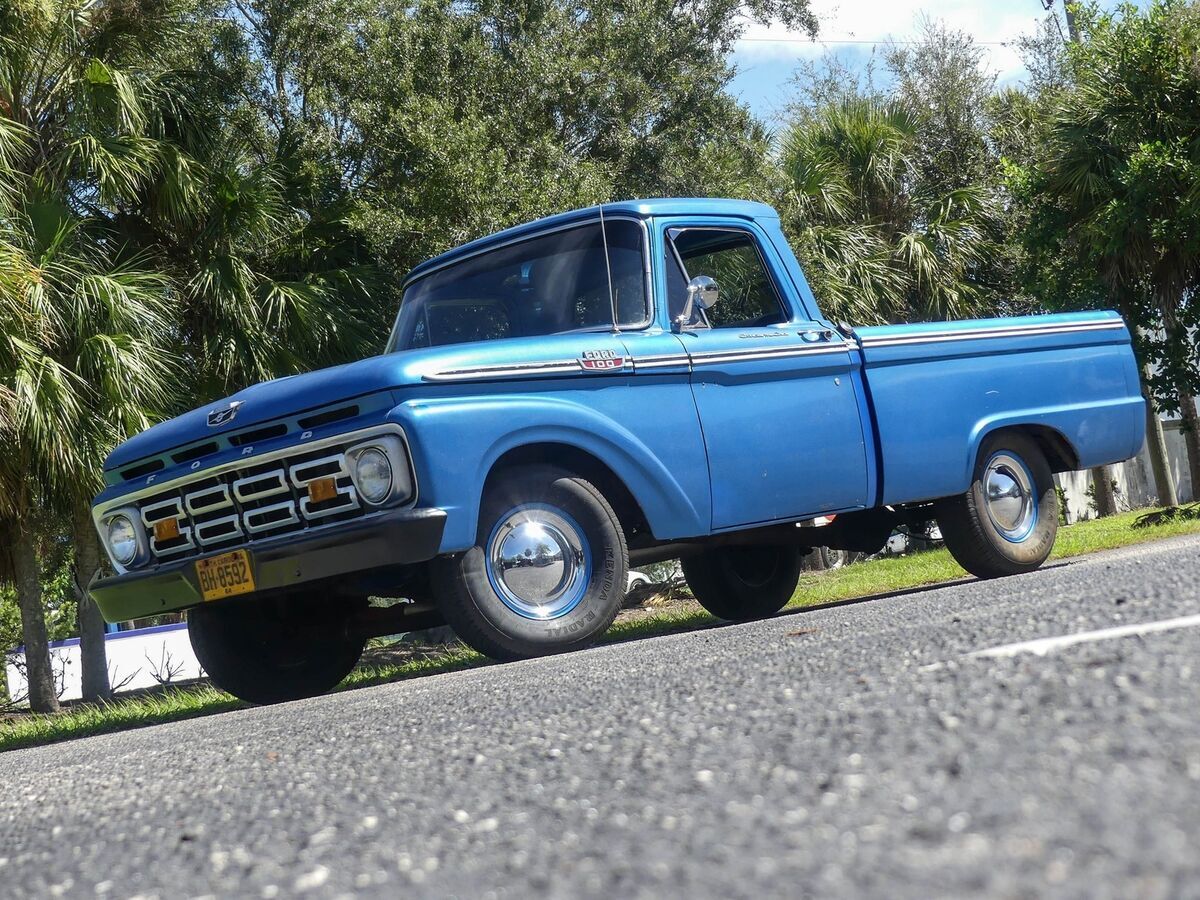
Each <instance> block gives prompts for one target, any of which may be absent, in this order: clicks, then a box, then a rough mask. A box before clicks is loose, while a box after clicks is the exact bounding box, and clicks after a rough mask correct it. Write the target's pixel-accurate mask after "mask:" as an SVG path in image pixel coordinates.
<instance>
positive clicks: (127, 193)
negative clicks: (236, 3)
mask: <svg viewBox="0 0 1200 900" xmlns="http://www.w3.org/2000/svg"><path fill="white" fill-rule="evenodd" d="M139 12H140V8H139V10H134V9H132V8H129V9H126V8H122V7H117V6H109V5H105V4H98V3H93V2H87V0H52V2H49V3H36V4H34V3H28V4H21V3H18V4H16V5H9V6H7V7H5V8H4V11H2V12H0V203H2V204H3V205H2V206H0V257H3V259H4V261H5V264H4V267H3V268H4V272H5V277H4V278H3V279H0V316H3V318H4V323H5V325H6V326H7V327H6V328H5V336H6V340H7V343H8V347H7V353H6V358H5V359H3V360H0V394H5V395H6V396H7V398H8V403H7V408H6V409H5V410H4V415H3V418H2V420H0V421H2V425H3V451H4V459H3V466H2V467H0V484H2V485H3V492H4V494H5V497H6V498H7V499H8V504H7V508H4V509H0V522H3V527H4V528H5V530H6V531H7V533H8V535H9V537H10V547H11V554H12V560H11V563H12V565H11V567H10V568H11V571H10V573H9V574H10V575H11V576H12V578H13V580H14V582H15V584H16V586H17V591H18V597H19V601H20V605H21V609H22V620H23V628H24V630H25V640H26V653H27V660H28V670H29V675H30V682H31V684H30V701H31V705H32V706H33V707H34V708H35V709H53V708H54V707H56V705H57V700H56V697H55V695H54V693H53V684H52V678H51V673H50V672H49V657H48V652H47V650H46V647H45V624H44V619H43V614H42V611H41V596H40V583H39V571H38V562H37V541H38V534H37V532H36V529H35V528H34V526H33V523H34V522H35V521H37V520H38V519H39V518H40V516H39V515H38V514H39V513H42V512H47V511H51V512H53V511H57V512H58V513H59V514H60V515H63V516H65V517H66V518H67V519H68V521H69V522H70V523H71V525H70V529H69V530H70V531H71V532H72V533H73V536H74V545H75V550H76V561H75V562H76V570H77V571H76V580H77V582H80V583H81V585H82V586H86V582H87V580H89V579H90V577H91V576H92V575H93V574H94V573H95V571H96V570H98V568H99V565H100V554H99V550H98V545H97V538H96V535H95V534H94V532H93V529H92V528H91V526H90V523H89V521H88V516H87V503H88V501H89V500H90V497H91V495H92V494H93V493H94V491H95V490H96V489H97V488H98V487H99V485H100V480H99V464H100V461H101V460H102V459H103V458H104V456H105V454H106V453H107V452H108V451H109V450H111V448H112V446H113V445H114V444H115V442H116V441H118V440H119V439H121V438H122V437H123V436H125V435H127V434H129V433H130V432H132V431H134V430H138V429H140V428H143V427H145V425H146V424H147V422H148V419H149V417H150V416H153V415H156V414H158V413H159V412H160V411H161V410H162V408H163V406H164V403H165V399H166V390H167V389H166V387H165V386H166V385H167V384H169V379H167V378H166V377H165V376H166V369H165V365H166V361H167V360H166V356H165V354H164V353H163V352H162V351H161V349H159V348H161V347H162V346H164V344H165V343H166V341H165V339H166V338H167V337H168V335H167V329H166V320H165V317H164V312H165V310H164V307H163V296H164V291H165V290H166V287H167V282H166V280H165V279H164V278H163V277H162V276H160V275H156V274H152V273H151V272H150V271H148V270H147V269H146V262H147V260H145V259H144V258H143V257H140V256H138V255H137V254H136V253H132V252H131V251H130V249H129V247H128V245H127V243H125V242H123V241H122V240H121V238H120V235H119V233H118V231H117V229H116V228H115V227H114V225H113V223H114V221H116V220H118V219H119V218H120V216H121V215H122V214H123V213H124V211H125V210H127V209H129V208H132V207H133V206H135V205H137V204H138V203H140V202H141V199H142V195H143V194H144V192H145V191H146V190H147V188H148V186H149V185H151V184H155V185H156V186H158V190H159V191H160V193H167V194H169V195H172V196H183V195H185V194H186V193H187V189H188V180H189V179H188V176H189V173H188V171H187V168H186V166H184V165H181V163H180V159H179V155H178V154H177V153H176V152H175V151H174V148H173V146H172V144H171V141H170V132H171V131H172V128H173V126H172V124H171V118H172V115H173V111H174V109H175V108H176V101H177V99H178V98H177V96H176V95H174V94H172V92H171V91H170V90H168V85H166V83H165V82H164V80H163V79H162V78H156V77H154V74H155V73H153V72H152V71H150V70H148V69H146V68H145V67H142V66H139V65H138V62H139V60H142V59H144V58H146V56H147V54H146V53H145V42H146V40H147V37H146V36H145V35H146V33H145V31H144V30H143V29H144V26H145V25H147V24H154V23H147V22H145V21H144V19H138V18H137V15H138V13H139ZM131 15H132V16H133V18H131V17H130V16H131ZM159 17H160V19H161V20H162V21H160V22H159V23H158V24H159V25H161V26H163V27H161V28H159V29H158V30H157V33H154V34H153V39H154V40H157V41H162V40H163V39H164V37H168V38H169V36H170V34H171V33H172V28H171V27H170V26H171V25H172V23H175V22H177V20H178V18H179V15H178V13H177V12H168V13H163V12H162V10H160V15H159ZM150 31H151V32H154V31H155V29H153V28H151V29H150ZM160 74H161V73H160ZM79 599H80V621H81V626H82V631H81V637H82V641H81V643H82V650H83V656H84V661H83V675H84V691H85V695H88V696H104V695H105V694H107V692H108V674H107V665H106V663H105V660H104V644H103V622H102V621H101V620H100V618H99V614H98V612H97V611H96V609H95V607H94V605H93V604H92V602H91V601H90V599H88V597H87V596H86V593H85V592H83V591H80V597H79Z"/></svg>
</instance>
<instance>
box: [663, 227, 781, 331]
mask: <svg viewBox="0 0 1200 900" xmlns="http://www.w3.org/2000/svg"><path fill="white" fill-rule="evenodd" d="M669 238H670V241H671V243H672V244H673V245H674V247H675V251H676V253H678V255H679V261H680V262H681V263H682V264H683V267H684V269H685V271H684V272H683V277H682V279H680V280H679V281H676V280H675V279H674V278H672V277H671V271H672V268H677V266H676V264H675V263H674V261H673V260H672V259H671V258H670V257H671V256H672V255H673V254H670V253H668V260H667V290H668V295H669V296H668V299H669V306H670V309H671V312H672V315H679V314H680V313H682V311H683V307H684V303H685V301H686V297H687V281H688V279H691V278H695V277H696V276H697V275H707V276H709V277H710V278H714V279H716V282H717V289H718V291H719V292H720V301H719V302H718V303H717V305H716V306H714V307H713V308H712V309H710V310H708V312H707V313H697V315H696V317H695V319H694V323H695V324H699V323H701V322H703V321H705V320H707V322H708V324H709V325H710V326H711V327H713V328H745V327H748V326H754V325H777V324H779V323H781V322H786V321H787V317H786V316H785V314H784V309H783V304H782V303H781V302H780V299H779V294H778V293H777V292H776V290H775V285H774V283H773V282H772V281H771V276H770V273H768V272H767V268H766V265H765V264H764V263H763V259H762V256H761V255H760V254H759V252H758V247H757V245H756V244H755V241H754V238H753V236H751V235H750V234H748V233H747V232H745V231H738V230H736V229H725V228H683V229H678V230H673V231H672V232H671V233H670V235H669ZM669 249H670V248H668V250H669ZM701 317H703V318H701Z"/></svg>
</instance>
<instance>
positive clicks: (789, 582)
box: [681, 546, 803, 622]
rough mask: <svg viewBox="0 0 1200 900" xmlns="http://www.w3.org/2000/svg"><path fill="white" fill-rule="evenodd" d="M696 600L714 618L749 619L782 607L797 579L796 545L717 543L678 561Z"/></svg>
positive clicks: (799, 563) (799, 555) (798, 559)
mask: <svg viewBox="0 0 1200 900" xmlns="http://www.w3.org/2000/svg"><path fill="white" fill-rule="evenodd" d="M681 565H682V567H683V577H684V578H686V579H687V583H688V587H689V588H691V589H692V594H693V596H695V598H696V600H697V601H698V602H699V603H700V605H701V606H703V607H704V608H705V609H706V610H708V611H709V612H710V613H712V614H713V615H714V616H716V617H717V618H718V619H728V620H729V621H731V622H749V621H751V620H753V619H763V618H766V617H767V616H771V615H774V614H775V613H777V612H779V611H780V610H781V609H783V608H784V607H785V606H786V605H787V602H788V601H789V600H791V599H792V595H793V594H794V593H795V592H796V585H797V584H798V583H799V581H800V569H801V568H802V566H803V554H802V552H801V551H800V549H799V548H797V547H787V546H755V547H718V548H715V549H713V550H708V551H705V552H704V553H703V554H700V555H698V556H691V557H688V558H686V559H684V560H683V561H682V563H681Z"/></svg>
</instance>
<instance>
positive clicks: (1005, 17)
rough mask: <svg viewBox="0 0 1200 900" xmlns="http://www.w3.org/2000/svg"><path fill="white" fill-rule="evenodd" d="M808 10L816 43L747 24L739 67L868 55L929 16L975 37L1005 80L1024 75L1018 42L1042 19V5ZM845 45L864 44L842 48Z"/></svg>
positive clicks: (973, 2) (958, 2) (952, 1)
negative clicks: (849, 52)
mask: <svg viewBox="0 0 1200 900" xmlns="http://www.w3.org/2000/svg"><path fill="white" fill-rule="evenodd" d="M811 7H812V10H813V12H814V13H815V14H816V16H817V21H818V23H819V25H820V33H819V34H818V35H817V40H816V41H815V42H813V41H810V40H809V38H808V36H807V35H805V34H803V33H794V32H789V31H788V30H787V29H785V28H783V27H781V26H770V27H768V26H763V25H757V24H755V25H751V26H750V27H749V28H747V30H746V33H745V34H744V35H743V38H744V39H743V40H742V41H740V42H739V43H738V45H737V48H736V51H735V52H736V55H737V60H738V63H739V65H745V64H750V65H753V64H754V62H756V61H762V62H766V61H768V60H799V59H811V58H813V57H815V56H820V55H821V54H822V53H824V52H826V51H833V52H837V51H838V50H845V49H850V48H854V47H857V48H858V49H861V50H869V49H870V46H871V44H873V43H879V44H884V43H886V42H887V41H888V40H889V39H890V40H896V41H904V40H911V39H913V37H915V36H916V34H917V33H918V30H919V28H920V23H921V18H922V17H923V16H928V17H929V18H931V19H935V20H940V21H942V22H945V23H946V25H948V26H949V27H951V28H956V29H959V30H961V31H965V32H967V33H969V34H971V35H973V36H974V37H975V39H976V40H977V41H979V42H980V43H981V45H983V46H982V49H983V51H984V53H985V59H986V60H987V62H988V65H989V67H990V68H991V69H992V70H993V71H995V72H996V74H997V75H999V76H1000V78H1001V80H1008V79H1011V78H1014V77H1016V76H1018V75H1020V73H1021V72H1023V71H1024V67H1023V65H1022V63H1021V58H1020V54H1019V53H1018V51H1017V48H1016V46H1015V42H1016V39H1017V38H1018V37H1020V35H1022V34H1028V33H1031V32H1032V31H1033V30H1034V29H1035V28H1036V27H1037V23H1038V22H1039V21H1040V20H1041V18H1042V17H1043V16H1045V11H1044V9H1043V8H1042V4H1041V2H1040V0H1004V2H989V0H941V2H937V3H933V2H929V0H924V2H921V0H857V2H855V0H812V3H811ZM846 41H865V42H866V43H865V44H852V43H841V42H846Z"/></svg>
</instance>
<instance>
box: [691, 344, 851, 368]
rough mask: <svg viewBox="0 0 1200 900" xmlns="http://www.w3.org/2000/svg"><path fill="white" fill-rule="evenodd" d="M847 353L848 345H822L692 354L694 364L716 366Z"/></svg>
mask: <svg viewBox="0 0 1200 900" xmlns="http://www.w3.org/2000/svg"><path fill="white" fill-rule="evenodd" d="M845 352H846V345H845V344H843V343H837V344H821V345H820V346H816V347H813V346H803V347H796V346H788V347H772V348H769V349H760V348H756V349H753V350H712V351H709V352H707V353H694V354H692V363H693V364H694V365H697V366H707V365H716V364H719V363H731V362H759V361H761V360H769V359H790V358H793V357H800V356H829V355H833V354H842V353H845Z"/></svg>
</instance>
